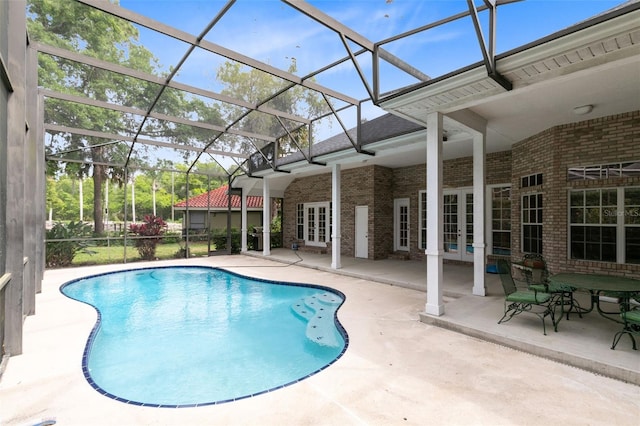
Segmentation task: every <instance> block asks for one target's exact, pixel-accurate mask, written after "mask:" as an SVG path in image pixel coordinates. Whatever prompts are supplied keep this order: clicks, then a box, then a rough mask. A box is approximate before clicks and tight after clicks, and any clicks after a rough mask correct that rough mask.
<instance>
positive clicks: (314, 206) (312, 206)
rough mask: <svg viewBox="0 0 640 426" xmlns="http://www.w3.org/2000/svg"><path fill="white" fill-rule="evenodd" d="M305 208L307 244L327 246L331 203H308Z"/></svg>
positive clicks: (305, 237)
mask: <svg viewBox="0 0 640 426" xmlns="http://www.w3.org/2000/svg"><path fill="white" fill-rule="evenodd" d="M304 208H305V210H304V240H305V241H304V243H305V245H308V246H320V247H326V246H327V240H328V235H329V234H328V232H327V231H328V226H329V221H328V216H327V213H328V211H329V203H307V204H305V205H304Z"/></svg>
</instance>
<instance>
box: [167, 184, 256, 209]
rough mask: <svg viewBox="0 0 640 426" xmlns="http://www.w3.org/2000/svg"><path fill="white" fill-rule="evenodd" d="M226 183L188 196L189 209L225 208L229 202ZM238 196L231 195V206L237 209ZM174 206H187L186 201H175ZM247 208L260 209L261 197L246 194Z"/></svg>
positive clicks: (238, 206) (239, 201)
mask: <svg viewBox="0 0 640 426" xmlns="http://www.w3.org/2000/svg"><path fill="white" fill-rule="evenodd" d="M228 189H229V186H228V185H224V186H221V187H220V188H218V189H212V190H211V191H209V192H205V193H204V194H200V195H196V196H195V197H191V198H189V208H190V209H206V208H207V206H208V207H209V208H211V209H218V210H219V209H227V206H228V203H229V195H228ZM240 203H241V200H240V196H239V195H231V208H233V209H239V208H240ZM174 207H184V208H186V207H187V202H186V201H181V202H179V203H177V204H176V205H175V206H174ZM247 208H249V209H251V208H253V209H256V208H258V209H261V208H262V197H258V196H248V197H247Z"/></svg>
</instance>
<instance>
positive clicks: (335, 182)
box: [331, 164, 342, 269]
mask: <svg viewBox="0 0 640 426" xmlns="http://www.w3.org/2000/svg"><path fill="white" fill-rule="evenodd" d="M340 174H341V171H340V164H334V165H333V167H332V170H331V209H332V210H331V212H332V214H331V216H332V219H333V224H332V226H331V269H340V268H342V265H341V259H340V243H341V238H342V237H341V235H340V233H341V230H340V221H341V217H340V194H341V190H340V185H341V183H340V182H341V179H340Z"/></svg>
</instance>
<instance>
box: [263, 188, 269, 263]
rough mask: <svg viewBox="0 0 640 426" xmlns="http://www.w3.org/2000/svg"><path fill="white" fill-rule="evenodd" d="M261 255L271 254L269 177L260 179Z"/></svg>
mask: <svg viewBox="0 0 640 426" xmlns="http://www.w3.org/2000/svg"><path fill="white" fill-rule="evenodd" d="M262 255H263V256H269V255H271V190H270V188H269V179H268V178H266V177H264V178H263V179H262Z"/></svg>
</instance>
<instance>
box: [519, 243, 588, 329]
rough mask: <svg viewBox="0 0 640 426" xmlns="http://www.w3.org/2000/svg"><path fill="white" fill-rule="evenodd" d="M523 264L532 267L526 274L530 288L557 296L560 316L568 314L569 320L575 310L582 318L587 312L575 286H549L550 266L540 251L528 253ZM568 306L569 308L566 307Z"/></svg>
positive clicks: (523, 259)
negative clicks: (574, 288)
mask: <svg viewBox="0 0 640 426" xmlns="http://www.w3.org/2000/svg"><path fill="white" fill-rule="evenodd" d="M522 264H523V265H526V266H529V267H530V268H531V269H532V272H531V273H530V274H527V275H525V276H526V279H527V283H528V287H529V290H534V291H541V292H544V293H549V294H551V295H553V296H556V297H555V300H556V303H557V304H558V306H560V308H561V311H560V316H562V314H565V313H566V314H567V320H568V319H569V314H570V313H571V312H575V313H577V314H578V316H579V317H580V318H582V313H583V312H586V309H584V308H582V307H581V306H580V304H579V303H578V301H577V300H576V298H575V297H574V294H573V288H571V287H549V276H550V275H551V273H550V272H549V268H548V266H547V261H546V260H545V258H544V256H542V255H541V254H538V253H527V254H525V255H524V257H523V258H522ZM566 307H568V309H565V308H566Z"/></svg>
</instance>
